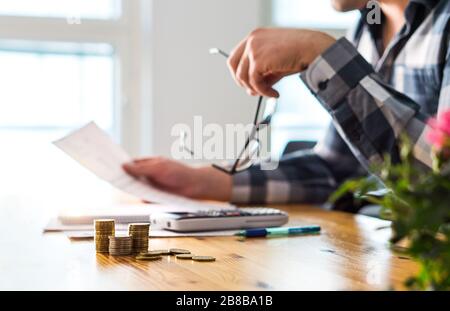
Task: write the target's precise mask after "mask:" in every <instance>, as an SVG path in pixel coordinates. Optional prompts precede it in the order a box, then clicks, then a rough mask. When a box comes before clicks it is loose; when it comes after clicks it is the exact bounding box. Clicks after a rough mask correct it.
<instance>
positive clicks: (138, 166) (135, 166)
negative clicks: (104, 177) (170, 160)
mask: <svg viewBox="0 0 450 311" xmlns="http://www.w3.org/2000/svg"><path fill="white" fill-rule="evenodd" d="M123 169H124V170H125V172H127V173H128V174H130V175H131V176H134V177H136V178H139V177H143V176H145V177H148V178H152V176H154V175H155V174H157V172H158V169H159V168H158V165H155V164H151V163H146V162H144V163H125V164H124V165H123Z"/></svg>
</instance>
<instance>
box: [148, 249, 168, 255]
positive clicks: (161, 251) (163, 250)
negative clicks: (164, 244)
mask: <svg viewBox="0 0 450 311" xmlns="http://www.w3.org/2000/svg"><path fill="white" fill-rule="evenodd" d="M150 252H157V253H160V255H162V256H170V255H172V253H171V252H170V251H169V250H167V249H158V250H153V251H150Z"/></svg>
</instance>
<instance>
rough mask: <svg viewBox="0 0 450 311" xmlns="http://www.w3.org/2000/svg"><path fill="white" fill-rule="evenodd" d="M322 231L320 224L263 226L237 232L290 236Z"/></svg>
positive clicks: (248, 235) (239, 234)
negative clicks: (279, 226)
mask: <svg viewBox="0 0 450 311" xmlns="http://www.w3.org/2000/svg"><path fill="white" fill-rule="evenodd" d="M317 232H320V226H315V225H314V226H304V227H281V228H261V229H248V230H242V231H239V232H238V233H236V235H238V236H244V237H247V238H253V237H266V236H269V237H270V236H289V235H301V234H308V233H317Z"/></svg>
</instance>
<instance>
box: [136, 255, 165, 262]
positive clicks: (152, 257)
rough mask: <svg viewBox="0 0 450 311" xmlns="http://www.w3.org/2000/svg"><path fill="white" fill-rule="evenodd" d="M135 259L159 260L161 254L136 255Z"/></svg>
mask: <svg viewBox="0 0 450 311" xmlns="http://www.w3.org/2000/svg"><path fill="white" fill-rule="evenodd" d="M136 259H137V260H143V261H154V260H160V259H162V256H141V255H139V256H136Z"/></svg>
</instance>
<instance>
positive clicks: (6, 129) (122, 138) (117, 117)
mask: <svg viewBox="0 0 450 311" xmlns="http://www.w3.org/2000/svg"><path fill="white" fill-rule="evenodd" d="M149 3H150V1H147V0H126V1H125V0H39V1H36V0H14V1H6V0H0V68H1V70H0V85H1V92H0V144H1V145H2V146H7V147H5V148H3V149H2V153H1V155H0V171H1V172H2V178H1V179H0V186H1V188H2V191H4V193H8V191H9V190H10V193H11V192H12V191H19V192H20V189H22V186H23V184H24V183H30V187H29V188H27V189H35V190H36V191H38V190H39V187H40V185H50V184H55V183H54V182H53V181H54V180H56V181H57V180H64V181H65V182H64V183H59V184H61V189H64V188H70V187H68V185H67V183H68V182H70V180H74V179H75V178H78V177H79V176H80V175H78V174H83V172H80V170H79V168H78V167H77V166H74V170H73V171H71V170H70V169H68V170H66V169H65V167H68V166H67V165H70V164H68V162H69V163H70V161H68V160H67V159H66V157H65V156H64V155H63V154H62V153H61V154H60V153H58V151H57V150H56V148H53V147H52V145H51V142H52V141H53V140H55V139H58V138H60V137H62V136H63V135H65V134H67V133H68V132H69V131H72V130H74V129H75V128H78V127H80V126H82V125H84V124H86V123H88V122H89V121H91V120H94V121H96V122H97V123H98V124H99V126H100V127H102V128H103V129H105V130H107V131H108V132H109V133H110V134H111V135H112V136H113V137H114V139H115V140H116V141H117V142H119V143H121V144H123V145H124V146H125V148H127V149H128V151H130V153H133V154H137V153H140V152H145V151H142V150H141V147H142V146H143V145H144V143H143V142H144V140H145V137H141V136H140V133H141V132H144V131H142V130H141V128H140V126H141V123H140V122H142V123H143V124H145V123H147V121H146V120H145V115H144V114H142V112H145V111H146V110H145V109H143V108H142V103H143V102H145V103H147V102H150V100H149V99H148V94H147V93H146V92H145V91H143V87H142V85H143V84H144V82H143V81H144V79H146V78H147V76H146V73H144V71H145V72H148V71H149V70H148V67H146V66H147V65H146V64H148V62H149V60H148V58H150V57H151V56H150V55H151V53H150V52H148V49H149V48H148V46H147V44H146V43H143V42H144V38H145V37H147V36H149V35H148V32H149V30H148V28H149V27H144V23H147V22H148V21H149V20H148V19H144V18H140V17H141V16H144V15H145V16H146V17H147V18H150V16H151V11H150V4H149ZM149 11H150V12H149ZM141 14H142V15H141ZM147 25H148V24H147ZM147 41H149V40H147ZM146 81H147V80H146ZM145 96H147V97H146V98H144V97H145ZM145 135H147V136H146V137H148V136H149V134H148V132H145ZM62 163H64V164H62ZM19 164H20V165H19ZM58 165H61V166H60V167H61V168H64V169H61V171H60V172H58V171H57V169H55V167H58ZM18 166H20V173H19V174H18V171H17V167H18ZM14 167H16V168H14ZM52 169H53V171H52ZM23 174H26V175H27V176H26V177H25V178H24V175H23ZM83 180H85V179H83ZM41 190H42V189H41ZM61 191H62V190H61Z"/></svg>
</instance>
